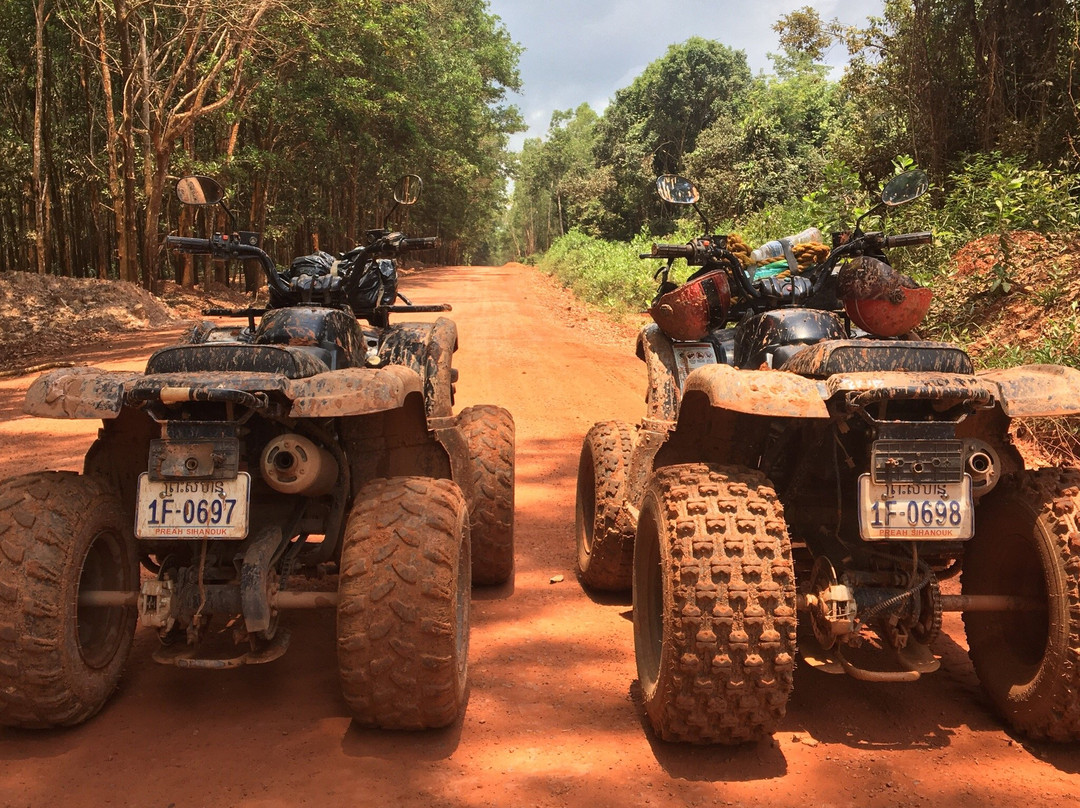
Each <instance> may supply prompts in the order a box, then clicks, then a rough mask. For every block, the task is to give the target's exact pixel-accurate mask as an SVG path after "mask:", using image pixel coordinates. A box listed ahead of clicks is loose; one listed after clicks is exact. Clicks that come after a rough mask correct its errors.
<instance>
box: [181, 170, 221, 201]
mask: <svg viewBox="0 0 1080 808" xmlns="http://www.w3.org/2000/svg"><path fill="white" fill-rule="evenodd" d="M176 198H177V199H179V200H180V201H181V202H182V203H183V204H185V205H216V204H218V203H219V202H220V201H221V200H222V199H224V198H225V191H224V189H222V187H221V186H220V185H219V184H218V181H217V180H215V179H212V178H210V177H200V176H196V175H192V176H189V177H181V178H180V179H178V180H177V181H176Z"/></svg>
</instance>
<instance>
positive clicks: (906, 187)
mask: <svg viewBox="0 0 1080 808" xmlns="http://www.w3.org/2000/svg"><path fill="white" fill-rule="evenodd" d="M929 188H930V178H929V177H928V176H927V175H926V172H925V171H920V170H918V169H916V170H914V171H905V172H904V173H903V174H897V175H896V176H895V177H893V178H892V179H891V180H889V181H888V182H887V183H885V187H884V188H883V189H882V191H881V201H882V202H884V203H885V204H886V205H888V206H890V207H895V206H897V205H906V204H907V203H908V202H912V201H914V200H916V199H918V198H919V197H920V196H922V195H923V194H925V193H926V191H927V190H928V189H929Z"/></svg>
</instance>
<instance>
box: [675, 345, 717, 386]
mask: <svg viewBox="0 0 1080 808" xmlns="http://www.w3.org/2000/svg"><path fill="white" fill-rule="evenodd" d="M672 347H673V348H674V349H675V370H676V375H677V376H678V378H679V389H680V390H681V389H682V387H683V385H684V384H686V377H687V376H689V375H690V371H692V370H694V369H695V368H700V367H704V366H705V365H715V364H716V350H715V349H714V348H713V346H712V345H711V344H709V343H708V342H682V343H678V344H676V345H673V346H672Z"/></svg>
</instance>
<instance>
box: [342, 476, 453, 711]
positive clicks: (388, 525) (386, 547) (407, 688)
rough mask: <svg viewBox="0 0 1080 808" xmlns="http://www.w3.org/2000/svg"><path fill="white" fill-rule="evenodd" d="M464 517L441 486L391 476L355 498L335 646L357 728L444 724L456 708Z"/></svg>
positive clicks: (449, 485)
mask: <svg viewBox="0 0 1080 808" xmlns="http://www.w3.org/2000/svg"><path fill="white" fill-rule="evenodd" d="M466 515H467V510H466V507H465V498H464V497H463V496H462V494H461V489H459V488H458V487H457V485H456V484H455V483H453V482H451V481H449V480H435V479H430V478H427V477H394V478H391V479H384V480H375V481H373V482H370V483H368V484H367V485H365V486H364V487H363V488H361V489H360V491H359V492H358V493H357V495H356V499H355V504H354V505H353V507H352V511H351V512H350V513H349V520H348V523H347V524H346V527H345V538H344V543H343V545H342V550H341V567H340V569H341V573H340V578H339V583H338V593H339V602H338V608H337V647H338V671H339V674H340V677H341V689H342V692H343V694H344V696H345V701H346V703H347V704H348V706H349V711H350V713H351V714H352V716H353V718H354V719H355V720H356V722H357V723H358V724H361V725H364V726H372V727H381V728H383V729H427V728H431V727H444V726H447V725H448V724H452V723H453V722H454V721H455V720H457V717H458V715H459V714H460V713H461V710H462V708H463V707H464V706H465V684H466V676H467V663H468V651H469V589H470V586H471V574H470V570H471V568H470V561H469V525H468V522H467V519H466Z"/></svg>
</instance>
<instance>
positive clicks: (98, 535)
mask: <svg viewBox="0 0 1080 808" xmlns="http://www.w3.org/2000/svg"><path fill="white" fill-rule="evenodd" d="M131 522H132V518H131V514H130V513H127V512H126V511H125V509H124V508H123V507H121V504H120V500H119V498H118V497H117V496H116V494H115V493H114V492H113V491H112V489H111V488H110V487H109V486H108V485H107V484H106V483H104V482H102V481H100V480H98V479H95V478H93V477H83V476H80V475H78V474H75V473H73V472H44V473H39V474H28V475H25V476H22V477H14V478H12V479H10V480H7V481H5V482H4V483H2V484H0V724H5V725H7V726H12V727H30V728H38V727H56V726H71V725H74V724H79V723H81V722H83V721H85V720H86V719H88V718H90V717H91V716H93V715H94V714H95V713H97V712H98V711H99V710H100V709H101V708H102V707H103V706H104V705H105V702H106V701H107V700H108V698H109V696H111V695H112V693H113V691H114V690H115V689H116V685H117V683H118V682H119V681H120V674H121V673H122V671H123V669H124V664H125V662H126V661H127V657H128V653H129V651H130V650H131V642H132V638H133V637H134V634H135V619H136V609H135V607H134V606H126V607H86V606H84V607H80V606H79V605H78V602H79V592H80V591H88V590H110V591H124V592H132V591H135V590H137V589H138V588H139V564H138V556H137V553H136V547H135V539H134V536H133V534H132V525H131Z"/></svg>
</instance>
